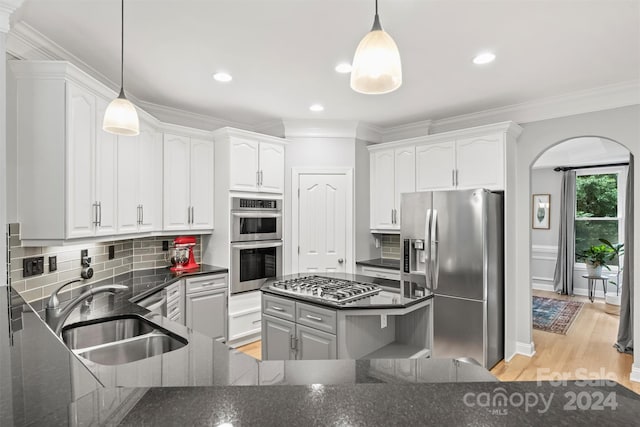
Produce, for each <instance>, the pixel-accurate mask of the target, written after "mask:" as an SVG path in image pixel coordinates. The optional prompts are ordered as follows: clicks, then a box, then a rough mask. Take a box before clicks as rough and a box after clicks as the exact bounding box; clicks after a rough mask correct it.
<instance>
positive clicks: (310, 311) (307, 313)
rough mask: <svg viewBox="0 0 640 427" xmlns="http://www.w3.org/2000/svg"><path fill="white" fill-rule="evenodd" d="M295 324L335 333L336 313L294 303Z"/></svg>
mask: <svg viewBox="0 0 640 427" xmlns="http://www.w3.org/2000/svg"><path fill="white" fill-rule="evenodd" d="M296 322H297V323H300V324H301V325H306V326H309V327H310V328H315V329H319V330H321V331H325V332H329V333H330V334H335V333H336V311H335V310H330V309H327V308H322V307H317V306H315V305H310V304H304V303H301V302H298V303H296Z"/></svg>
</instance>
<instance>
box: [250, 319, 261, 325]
mask: <svg viewBox="0 0 640 427" xmlns="http://www.w3.org/2000/svg"><path fill="white" fill-rule="evenodd" d="M260 322H262V319H258V320H254V321H253V322H251V323H253V324H254V325H255V324H256V323H260Z"/></svg>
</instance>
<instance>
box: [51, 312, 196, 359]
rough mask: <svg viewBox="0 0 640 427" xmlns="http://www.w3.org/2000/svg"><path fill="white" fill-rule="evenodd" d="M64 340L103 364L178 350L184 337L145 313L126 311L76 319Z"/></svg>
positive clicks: (79, 354) (184, 343)
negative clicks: (157, 322) (150, 318)
mask: <svg viewBox="0 0 640 427" xmlns="http://www.w3.org/2000/svg"><path fill="white" fill-rule="evenodd" d="M62 340H63V341H64V343H65V344H66V345H67V347H69V348H70V349H71V350H73V352H74V353H76V354H77V355H78V356H80V357H82V358H84V359H87V360H90V361H92V362H95V363H98V364H101V365H121V364H124V363H129V362H134V361H136V360H141V359H146V358H148V357H152V356H157V355H159V354H163V353H167V352H169V351H173V350H177V349H179V348H182V347H184V346H185V345H187V343H188V342H187V340H185V339H184V338H182V337H180V336H178V335H176V334H174V333H172V332H169V331H167V330H166V329H163V328H161V327H160V326H158V325H156V324H155V323H152V322H150V321H148V320H146V319H144V318H142V317H139V316H135V315H125V316H118V317H111V318H107V319H97V320H92V321H87V322H80V323H74V324H73V325H69V326H66V327H64V328H63V329H62Z"/></svg>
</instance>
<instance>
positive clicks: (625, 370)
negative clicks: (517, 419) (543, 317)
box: [491, 290, 640, 394]
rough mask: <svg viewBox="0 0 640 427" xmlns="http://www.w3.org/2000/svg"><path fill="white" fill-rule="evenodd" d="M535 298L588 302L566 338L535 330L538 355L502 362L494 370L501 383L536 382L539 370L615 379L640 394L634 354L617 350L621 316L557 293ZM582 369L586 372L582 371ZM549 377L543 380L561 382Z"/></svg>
mask: <svg viewBox="0 0 640 427" xmlns="http://www.w3.org/2000/svg"><path fill="white" fill-rule="evenodd" d="M533 295H537V296H541V297H549V298H556V299H566V300H574V301H582V302H584V303H585V304H584V306H583V307H582V310H580V313H578V316H577V317H576V319H575V320H574V322H573V324H572V325H571V328H570V329H569V331H568V332H567V334H566V335H560V334H554V333H551V332H544V331H539V330H537V329H534V330H533V342H534V343H535V347H536V354H535V355H534V356H533V357H531V358H529V357H526V356H520V355H516V356H515V357H514V358H513V359H511V361H509V362H505V361H502V362H500V363H498V364H497V365H496V366H495V367H494V368H493V369H492V370H491V373H493V374H494V375H495V376H497V377H498V378H499V379H500V380H501V381H535V380H537V379H538V378H537V374H538V369H541V368H542V369H544V368H547V369H549V370H550V371H551V372H559V373H563V374H564V373H567V377H568V379H579V378H578V377H577V376H578V375H582V376H583V379H584V377H585V376H586V377H587V378H593V377H594V376H595V375H596V374H599V373H600V372H602V374H601V375H600V376H602V375H604V376H605V378H606V376H609V375H615V378H616V380H617V381H618V382H619V383H620V384H622V385H624V386H625V387H627V388H630V389H632V390H633V391H635V392H636V393H639V394H640V383H636V382H631V381H630V380H629V374H630V372H631V365H632V363H633V356H632V355H630V354H622V353H618V351H617V350H616V349H615V348H613V343H614V342H615V341H616V336H617V334H618V323H619V321H620V316H618V315H616V314H610V313H607V311H606V304H605V303H604V302H603V301H602V300H598V299H596V300H595V302H593V303H592V302H590V301H589V299H588V298H587V297H581V296H573V297H569V296H566V295H558V294H556V293H554V292H545V291H536V290H534V291H533ZM580 369H582V370H583V371H579V370H580ZM550 376H551V374H550V373H547V374H545V373H544V372H543V376H542V377H541V379H557V377H556V378H552V377H550Z"/></svg>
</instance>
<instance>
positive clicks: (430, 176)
mask: <svg viewBox="0 0 640 427" xmlns="http://www.w3.org/2000/svg"><path fill="white" fill-rule="evenodd" d="M455 169H456V143H455V141H446V142H441V143H436V144H425V145H418V146H416V191H434V190H450V189H453V188H454V179H455V176H454V174H455Z"/></svg>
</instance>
